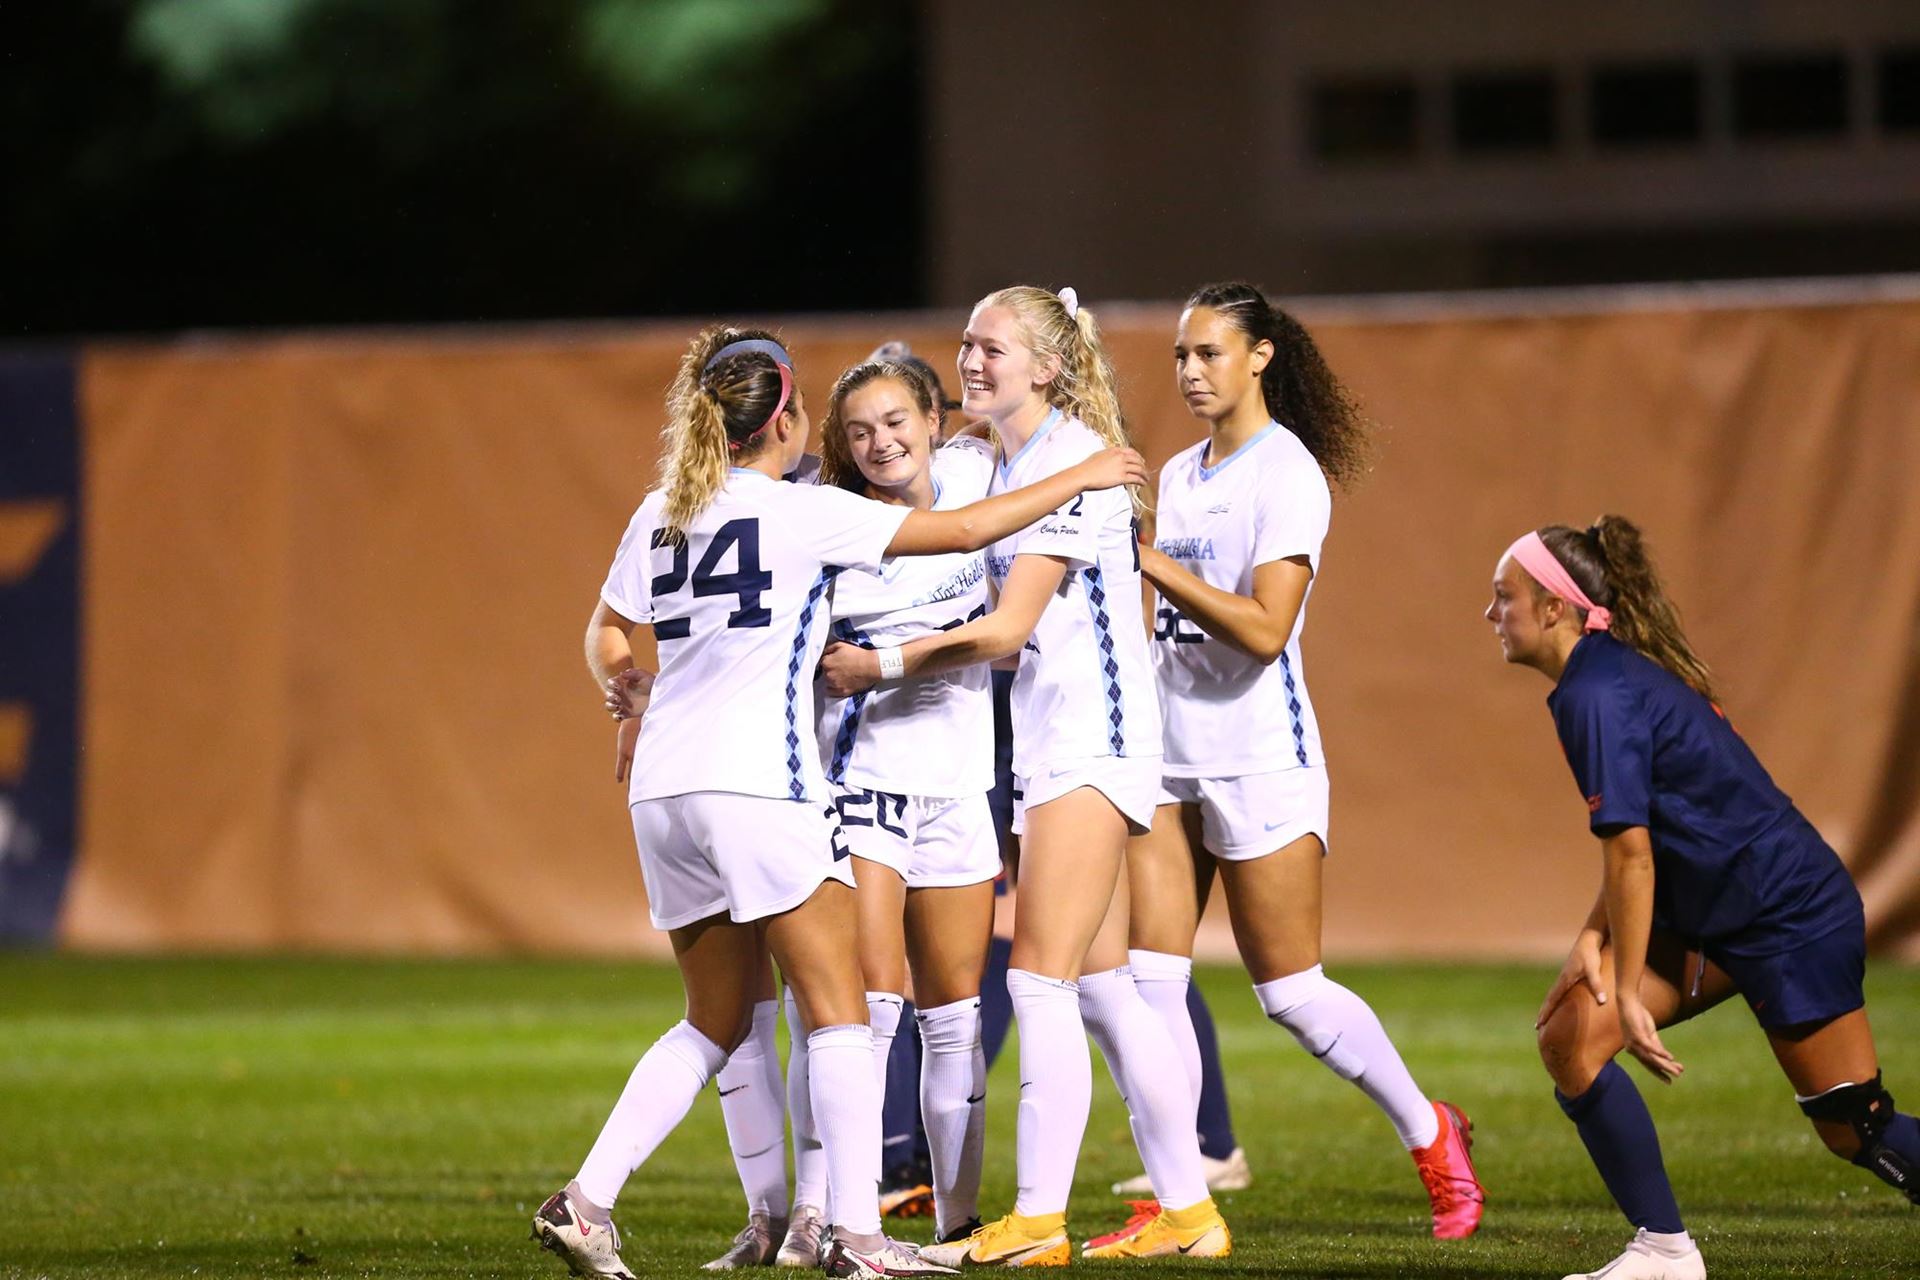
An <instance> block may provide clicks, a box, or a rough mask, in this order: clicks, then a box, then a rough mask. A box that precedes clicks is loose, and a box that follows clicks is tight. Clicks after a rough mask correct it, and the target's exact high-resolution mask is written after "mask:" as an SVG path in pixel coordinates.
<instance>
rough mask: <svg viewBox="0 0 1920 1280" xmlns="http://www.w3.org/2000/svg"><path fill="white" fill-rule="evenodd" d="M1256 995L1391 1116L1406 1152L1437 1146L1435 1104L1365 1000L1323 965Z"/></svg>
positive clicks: (1257, 988)
mask: <svg viewBox="0 0 1920 1280" xmlns="http://www.w3.org/2000/svg"><path fill="white" fill-rule="evenodd" d="M1253 993H1254V995H1256V996H1258V997H1259V998H1260V1007H1261V1008H1262V1009H1264V1010H1266V1013H1267V1017H1269V1018H1271V1019H1273V1021H1275V1022H1277V1023H1279V1024H1280V1025H1281V1026H1283V1027H1285V1028H1286V1029H1287V1030H1288V1031H1290V1032H1292V1033H1293V1038H1294V1039H1295V1040H1298V1041H1299V1042H1300V1045H1301V1047H1302V1048H1304V1049H1305V1050H1306V1051H1307V1052H1308V1053H1310V1054H1312V1055H1313V1056H1314V1057H1316V1058H1318V1059H1320V1061H1322V1062H1324V1063H1325V1064H1326V1065H1327V1067H1328V1068H1329V1069H1331V1070H1332V1071H1333V1073H1334V1074H1335V1075H1338V1076H1340V1077H1341V1078H1342V1079H1346V1080H1351V1081H1353V1083H1355V1084H1356V1085H1358V1086H1360V1090H1361V1092H1363V1093H1365V1094H1366V1095H1367V1096H1368V1097H1369V1098H1372V1099H1373V1101H1374V1103H1375V1104H1376V1105H1378V1106H1379V1108H1380V1109H1381V1110H1382V1111H1384V1112H1386V1113H1387V1119H1389V1120H1391V1121H1392V1122H1393V1127H1394V1130H1395V1131H1396V1132H1398V1133H1399V1135H1400V1141H1401V1143H1402V1144H1403V1145H1404V1146H1405V1147H1406V1148H1407V1150H1409V1151H1412V1150H1414V1149H1415V1148H1417V1147H1426V1146H1431V1145H1433V1140H1434V1139H1435V1138H1437V1137H1439V1136H1440V1121H1439V1119H1438V1117H1437V1116H1436V1115H1435V1114H1434V1110H1433V1104H1432V1103H1431V1102H1429V1101H1427V1095H1425V1094H1424V1093H1421V1092H1420V1086H1419V1085H1417V1084H1415V1083H1414V1082H1413V1077H1412V1076H1411V1075H1409V1074H1408V1072H1407V1067H1406V1064H1405V1063H1404V1062H1402V1061H1400V1053H1399V1051H1398V1050H1396V1049H1395V1048H1394V1047H1393V1041H1391V1040H1389V1039H1388V1038H1387V1030H1386V1028H1385V1027H1383V1026H1381V1025H1380V1019H1379V1018H1377V1017H1376V1016H1374V1012H1373V1010H1372V1009H1371V1008H1369V1007H1368V1006H1367V1002H1366V1001H1365V1000H1362V999H1361V998H1360V997H1359V996H1357V995H1355V994H1353V992H1351V991H1349V990H1347V989H1346V988H1345V987H1343V986H1341V985H1340V984H1339V983H1337V982H1335V981H1333V980H1332V979H1331V978H1329V977H1327V975H1326V974H1325V973H1324V972H1322V971H1321V968H1320V966H1319V965H1315V966H1313V968H1311V969H1304V970H1302V971H1301V972H1299V973H1290V974H1288V975H1287V976H1286V977H1284V978H1275V979H1274V980H1273V981H1272V982H1260V983H1256V984H1254V988H1253Z"/></svg>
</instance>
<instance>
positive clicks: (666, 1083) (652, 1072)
mask: <svg viewBox="0 0 1920 1280" xmlns="http://www.w3.org/2000/svg"><path fill="white" fill-rule="evenodd" d="M726 1061H727V1052H726V1050H724V1049H722V1048H721V1047H720V1046H719V1045H717V1044H715V1043H714V1042H713V1041H711V1040H709V1039H707V1038H706V1037H705V1036H703V1035H701V1034H700V1033H699V1032H698V1031H696V1030H694V1028H693V1026H692V1024H690V1023H687V1022H684V1021H683V1022H678V1023H675V1024H674V1026H673V1027H672V1028H671V1029H670V1030H668V1032H667V1033H666V1034H665V1035H663V1036H661V1037H660V1038H659V1039H658V1040H655V1041H654V1042H653V1047H652V1048H650V1049H648V1050H647V1051H646V1053H645V1054H643V1055H641V1058H640V1061H639V1063H638V1064H636V1065H635V1066H634V1068H633V1074H632V1075H630V1076H628V1077H627V1087H626V1088H625V1089H622V1090H621V1091H620V1100H619V1101H618V1102H616V1103H614V1104H613V1113H612V1114H611V1115H609V1116H608V1117H607V1123H606V1124H605V1125H604V1126H603V1127H602V1128H601V1130H600V1136H599V1138H598V1139H596V1140H595V1141H594V1144H593V1150H591V1151H589V1152H587V1159H586V1163H585V1164H582V1165H581V1166H580V1173H579V1175H578V1176H577V1177H575V1179H574V1181H575V1182H576V1183H577V1184H579V1187H580V1190H581V1193H582V1194H583V1195H585V1196H586V1198H587V1199H588V1200H590V1201H592V1202H593V1204H594V1205H595V1206H597V1207H598V1208H601V1209H612V1208H613V1205H614V1201H616V1200H618V1199H619V1198H620V1188H621V1187H623V1186H625V1185H626V1182H627V1178H628V1177H629V1176H631V1175H632V1173H633V1171H634V1170H635V1169H638V1168H639V1167H640V1166H641V1164H642V1163H643V1162H645V1160H646V1158H647V1157H648V1156H650V1155H652V1154H653V1151H654V1148H655V1147H658V1146H659V1145H660V1143H661V1142H662V1141H663V1140H664V1139H665V1138H666V1136H667V1135H668V1134H669V1133H672V1132H673V1130H674V1126H676V1125H678V1124H679V1123H680V1121H681V1120H683V1119H685V1118H686V1114H687V1111H688V1109H689V1108H691V1107H692V1106H693V1100H694V1098H696V1097H697V1096H699V1093H700V1091H701V1090H702V1089H704V1088H706V1087H707V1081H709V1080H711V1079H713V1077H714V1076H715V1075H716V1074H718V1073H719V1070H720V1068H721V1067H722V1066H723V1065H725V1063H726ZM876 1143H877V1140H876Z"/></svg>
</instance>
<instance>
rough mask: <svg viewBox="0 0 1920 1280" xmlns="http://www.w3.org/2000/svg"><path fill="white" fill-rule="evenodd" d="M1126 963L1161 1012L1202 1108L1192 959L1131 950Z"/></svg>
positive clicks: (1142, 995)
mask: <svg viewBox="0 0 1920 1280" xmlns="http://www.w3.org/2000/svg"><path fill="white" fill-rule="evenodd" d="M1127 967H1128V968H1129V969H1131V970H1133V985H1134V988H1135V989H1136V990H1138V991H1139V992H1140V998H1141V999H1142V1000H1145V1001H1146V1002H1147V1007H1148V1008H1150V1009H1152V1010H1153V1011H1154V1012H1155V1013H1157V1014H1159V1015H1160V1021H1161V1022H1163V1023H1165V1024H1166V1028H1167V1035H1168V1036H1170V1037H1171V1038H1172V1040H1173V1047H1174V1049H1175V1050H1176V1051H1177V1052H1178V1053H1179V1055H1180V1065H1181V1067H1182V1068H1183V1069H1184V1070H1185V1071H1186V1073H1187V1084H1188V1086H1189V1087H1190V1088H1191V1089H1192V1090H1193V1109H1194V1114H1195V1115H1196V1116H1198V1114H1199V1111H1200V1075H1201V1069H1200V1037H1199V1036H1197V1035H1195V1034H1194V1030H1193V1014H1192V1013H1191V1012H1189V1011H1188V1009H1187V987H1188V985H1189V984H1190V983H1191V982H1192V981H1193V961H1192V960H1190V959H1188V958H1187V957H1186V956H1176V955H1171V954H1169V953H1167V952H1165V951H1128V952H1127Z"/></svg>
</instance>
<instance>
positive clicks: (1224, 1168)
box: [1113, 1147, 1253, 1200]
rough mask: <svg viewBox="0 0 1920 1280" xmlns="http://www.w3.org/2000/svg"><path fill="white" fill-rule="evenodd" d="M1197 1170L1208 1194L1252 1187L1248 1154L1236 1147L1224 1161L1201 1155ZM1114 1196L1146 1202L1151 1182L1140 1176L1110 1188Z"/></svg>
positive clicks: (1151, 1189) (1144, 1175) (1151, 1187)
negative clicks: (1204, 1174) (1203, 1174)
mask: <svg viewBox="0 0 1920 1280" xmlns="http://www.w3.org/2000/svg"><path fill="white" fill-rule="evenodd" d="M1200 1168H1201V1170H1202V1171H1203V1172H1205V1173H1206V1175H1207V1191H1208V1192H1209V1193H1215V1192H1220V1191H1245V1190H1246V1189H1247V1188H1248V1187H1250V1186H1252V1185H1253V1170H1252V1169H1250V1168H1248V1167H1247V1153H1246V1149H1245V1148H1243V1147H1235V1148H1234V1149H1233V1151H1232V1152H1231V1153H1230V1154H1229V1155H1228V1156H1227V1158H1226V1159H1225V1160H1215V1159H1214V1158H1213V1157H1212V1156H1209V1155H1204V1154H1203V1155H1202V1156H1201V1157H1200ZM1113 1194H1115V1195H1117V1196H1120V1197H1122V1198H1123V1199H1127V1200H1145V1199H1148V1198H1150V1197H1151V1196H1152V1195H1153V1179H1151V1178H1149V1177H1147V1175H1146V1174H1144V1173H1143V1174H1141V1175H1140V1176H1139V1177H1137V1178H1128V1179H1127V1180H1126V1181H1125V1182H1116V1183H1114V1184H1113Z"/></svg>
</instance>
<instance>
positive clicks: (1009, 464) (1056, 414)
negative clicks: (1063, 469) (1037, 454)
mask: <svg viewBox="0 0 1920 1280" xmlns="http://www.w3.org/2000/svg"><path fill="white" fill-rule="evenodd" d="M1060 416H1061V415H1060V411H1059V410H1058V409H1055V410H1053V411H1052V412H1051V413H1049V414H1047V416H1046V420H1045V421H1043V422H1042V423H1041V424H1040V428H1039V430H1037V431H1035V432H1034V433H1033V434H1032V435H1031V436H1028V437H1027V442H1026V443H1025V444H1023V445H1021V446H1020V452H1018V453H1016V454H1014V455H1013V456H1012V457H1011V458H1008V459H1007V460H1006V461H1005V462H1002V463H1000V464H999V467H1000V483H1001V484H1003V485H1004V484H1007V483H1008V480H1007V475H1008V473H1009V472H1011V471H1012V470H1013V468H1014V465H1015V464H1016V463H1018V462H1019V461H1020V459H1022V458H1024V457H1026V456H1027V451H1028V450H1029V449H1031V448H1033V446H1035V445H1037V444H1039V443H1040V441H1041V439H1042V438H1043V437H1044V436H1045V435H1046V434H1047V432H1049V431H1051V430H1053V429H1054V427H1056V426H1057V425H1059V422H1060Z"/></svg>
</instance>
